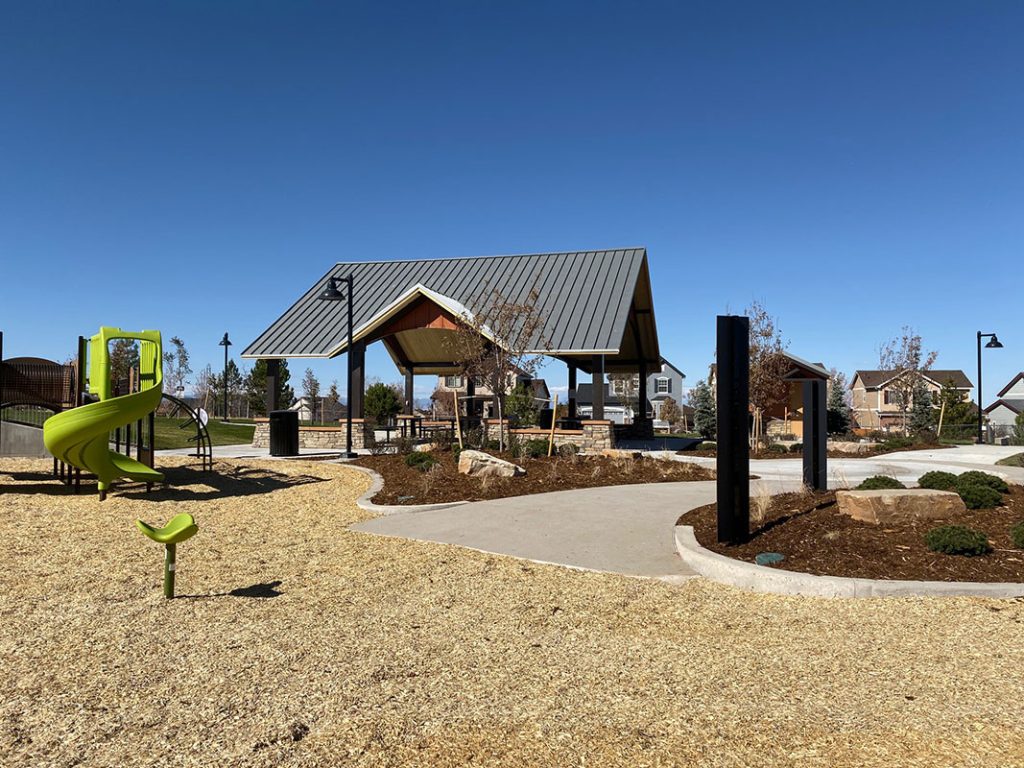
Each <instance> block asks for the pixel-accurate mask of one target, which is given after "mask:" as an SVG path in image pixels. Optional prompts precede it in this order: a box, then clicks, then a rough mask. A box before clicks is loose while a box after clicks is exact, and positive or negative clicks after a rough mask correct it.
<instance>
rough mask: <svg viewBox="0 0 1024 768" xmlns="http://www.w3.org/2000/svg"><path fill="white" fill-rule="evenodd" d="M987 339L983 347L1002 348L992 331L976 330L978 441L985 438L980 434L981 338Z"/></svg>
mask: <svg viewBox="0 0 1024 768" xmlns="http://www.w3.org/2000/svg"><path fill="white" fill-rule="evenodd" d="M982 339H989V341H988V343H987V344H985V349H1002V347H1003V345H1002V343H1001V342H1000V341H999V337H998V336H996V335H995V334H994V333H982V332H981V331H978V442H979V443H982V442H984V441H985V438H984V436H983V434H982V400H981V340H982Z"/></svg>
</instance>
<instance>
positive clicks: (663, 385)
mask: <svg viewBox="0 0 1024 768" xmlns="http://www.w3.org/2000/svg"><path fill="white" fill-rule="evenodd" d="M654 391H655V392H657V393H658V394H659V395H667V394H668V393H669V392H671V391H672V379H670V378H668V377H667V376H659V377H658V378H657V379H656V380H655V383H654Z"/></svg>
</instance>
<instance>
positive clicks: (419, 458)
mask: <svg viewBox="0 0 1024 768" xmlns="http://www.w3.org/2000/svg"><path fill="white" fill-rule="evenodd" d="M435 464H437V459H435V458H434V457H433V456H431V455H430V454H429V453H426V452H425V451H413V452H412V453H410V454H409V455H408V456H406V457H405V466H407V467H412V468H413V469H418V470H419V471H420V472H427V471H429V470H430V468H431V467H433V466H434V465H435Z"/></svg>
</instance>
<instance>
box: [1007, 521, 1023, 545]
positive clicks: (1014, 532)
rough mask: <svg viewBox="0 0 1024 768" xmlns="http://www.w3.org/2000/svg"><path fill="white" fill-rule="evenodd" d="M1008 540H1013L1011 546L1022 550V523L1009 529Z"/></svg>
mask: <svg viewBox="0 0 1024 768" xmlns="http://www.w3.org/2000/svg"><path fill="white" fill-rule="evenodd" d="M1010 538H1011V539H1013V546H1015V547H1016V548H1017V549H1024V523H1017V524H1016V525H1015V526H1013V528H1011V529H1010Z"/></svg>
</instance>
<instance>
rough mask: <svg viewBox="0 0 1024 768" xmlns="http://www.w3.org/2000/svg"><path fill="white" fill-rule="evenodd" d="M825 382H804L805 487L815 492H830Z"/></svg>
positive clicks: (815, 380)
mask: <svg viewBox="0 0 1024 768" xmlns="http://www.w3.org/2000/svg"><path fill="white" fill-rule="evenodd" d="M827 383H828V382H826V381H825V380H823V379H822V380H818V379H814V380H811V381H805V382H803V390H804V391H803V397H804V485H806V486H807V487H808V488H812V489H813V490H815V491H826V490H828V464H827V462H828V453H826V440H827V432H826V427H827V424H826V412H825V398H826V397H827V394H826V385H827Z"/></svg>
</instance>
